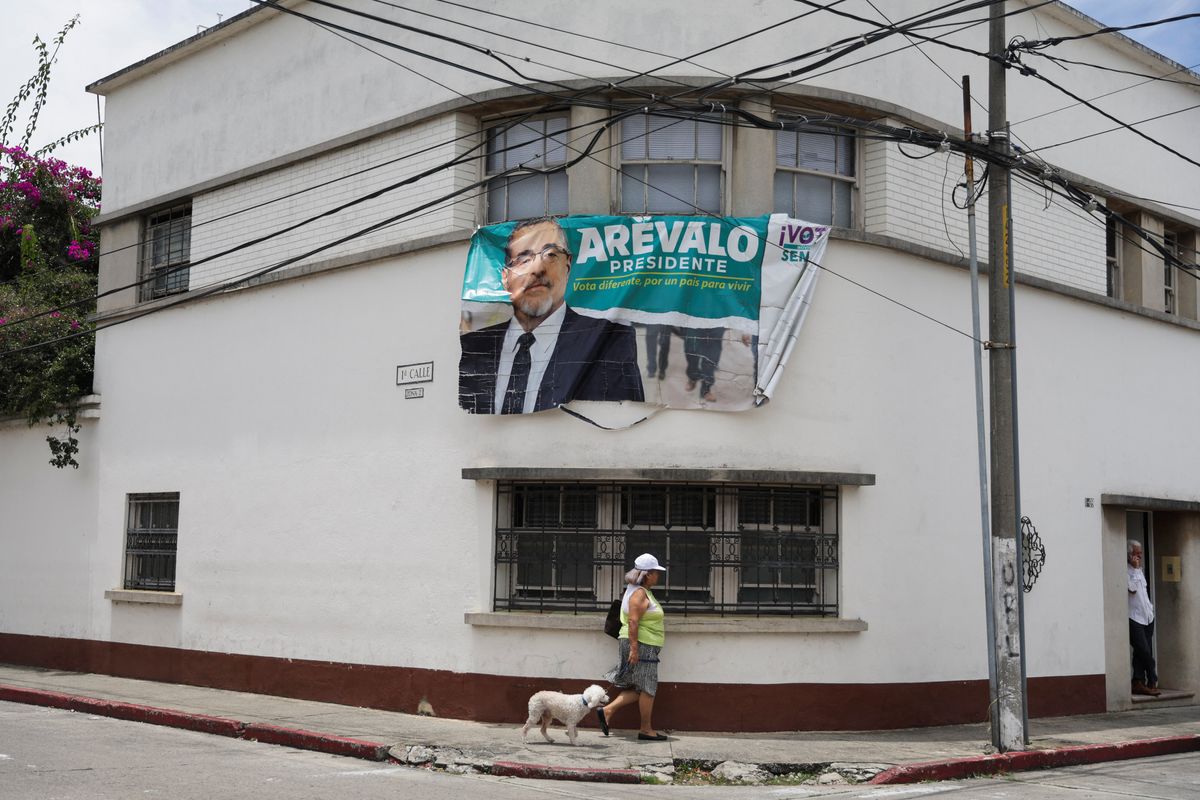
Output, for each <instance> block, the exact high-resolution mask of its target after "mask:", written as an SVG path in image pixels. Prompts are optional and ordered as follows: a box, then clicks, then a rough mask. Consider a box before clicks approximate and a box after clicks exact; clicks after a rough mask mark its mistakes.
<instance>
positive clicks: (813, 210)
mask: <svg viewBox="0 0 1200 800" xmlns="http://www.w3.org/2000/svg"><path fill="white" fill-rule="evenodd" d="M794 180H795V181H796V216H797V217H798V218H800V219H803V220H807V221H808V222H817V223H821V224H823V225H830V224H832V223H833V214H832V209H831V208H830V203H831V201H832V193H833V186H832V185H831V184H832V183H833V179H832V178H822V177H821V176H819V175H800V174H797V175H795V176H794Z"/></svg>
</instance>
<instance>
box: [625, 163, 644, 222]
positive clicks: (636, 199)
mask: <svg viewBox="0 0 1200 800" xmlns="http://www.w3.org/2000/svg"><path fill="white" fill-rule="evenodd" d="M645 179H646V168H645V167H641V166H632V167H621V208H622V209H623V210H625V211H630V212H633V213H635V214H640V213H642V212H643V211H645V210H646V184H645Z"/></svg>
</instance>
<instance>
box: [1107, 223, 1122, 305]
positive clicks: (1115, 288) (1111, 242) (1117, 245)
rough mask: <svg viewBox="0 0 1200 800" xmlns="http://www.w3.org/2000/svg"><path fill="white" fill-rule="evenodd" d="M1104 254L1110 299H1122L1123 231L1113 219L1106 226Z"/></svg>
mask: <svg viewBox="0 0 1200 800" xmlns="http://www.w3.org/2000/svg"><path fill="white" fill-rule="evenodd" d="M1104 254H1105V262H1106V265H1107V287H1106V292H1107V294H1108V296H1109V297H1111V298H1113V299H1115V300H1119V299H1121V280H1122V278H1121V229H1120V226H1119V224H1118V223H1117V221H1116V220H1115V219H1113V218H1112V217H1109V218H1108V221H1107V222H1106V223H1105V225H1104Z"/></svg>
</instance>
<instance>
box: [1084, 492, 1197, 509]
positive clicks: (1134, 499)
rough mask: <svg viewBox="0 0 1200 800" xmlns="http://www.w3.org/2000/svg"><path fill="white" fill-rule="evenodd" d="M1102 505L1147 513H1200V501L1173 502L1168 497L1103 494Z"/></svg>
mask: <svg viewBox="0 0 1200 800" xmlns="http://www.w3.org/2000/svg"><path fill="white" fill-rule="evenodd" d="M1100 505H1102V506H1119V507H1121V508H1138V509H1143V510H1145V511H1200V501H1197V500H1171V499H1168V498H1166V497H1141V496H1138V495H1133V494H1102V495H1100Z"/></svg>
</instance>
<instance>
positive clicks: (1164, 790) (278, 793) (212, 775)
mask: <svg viewBox="0 0 1200 800" xmlns="http://www.w3.org/2000/svg"><path fill="white" fill-rule="evenodd" d="M398 796H401V797H418V798H431V800H441V799H442V798H446V800H449V799H450V798H468V799H473V798H479V799H480V800H510V799H511V800H516V799H517V798H529V797H547V798H552V797H559V798H597V799H598V800H610V798H611V800H629V798H650V797H658V798H670V799H671V800H693V798H695V800H701V798H706V799H707V800H719V799H720V798H737V800H768V798H769V799H770V800H790V799H791V798H796V799H797V800H798V799H799V798H808V797H830V798H834V797H837V798H864V799H865V800H876V799H877V800H891V798H897V799H898V800H908V799H909V798H913V799H914V800H915V799H917V798H923V797H940V796H944V797H946V798H947V800H949V798H954V800H960V798H961V799H963V800H975V799H976V798H1005V799H1006V800H1012V799H1014V798H1016V799H1018V800H1067V799H1068V798H1070V800H1083V799H1084V798H1097V799H1098V800H1129V798H1131V797H1137V798H1147V800H1193V799H1194V798H1196V797H1200V755H1196V754H1188V755H1178V756H1163V757H1160V758H1153V759H1139V760H1133V761H1121V762H1113V763H1106V764H1099V765H1095V766H1090V767H1072V768H1066V769H1058V770H1045V771H1040V772H1027V773H1020V774H1018V775H1015V776H1011V777H1005V778H999V779H990V780H970V781H953V782H945V783H925V784H917V785H911V786H878V787H871V786H865V785H857V786H830V787H817V786H780V785H776V786H769V785H768V786H681V785H676V786H617V785H607V784H596V783H571V782H562V781H530V780H520V779H516V778H496V777H491V776H486V775H453V774H447V773H439V772H432V771H429V770H424V769H417V768H412V767H401V766H396V765H391V764H378V763H371V762H364V761H360V760H357V759H352V758H341V757H338V756H330V755H325V754H321V753H314V752H308V751H303V750H294V749H291V748H287V747H279V746H275V745H267V744H260V743H257V742H251V741H245V740H240V739H230V738H225V737H221V736H213V735H210V734H203V733H193V732H191V731H184V730H178V729H175V728H166V727H160V726H156V725H146V724H142V723H136V722H126V721H122V720H116V719H111V718H108V717H98V716H93V715H90V714H82V713H74V712H70V711H63V710H59V709H51V708H43V707H38V706H28V705H21V704H14V703H2V702H0V798H2V799H3V800H18V799H19V800H85V799H86V800H107V798H113V799H114V800H116V799H117V798H120V799H121V800H125V799H126V798H129V797H147V798H155V797H159V798H171V800H189V799H190V798H196V800H201V798H203V800H208V799H209V798H212V797H224V798H242V797H245V798H251V797H253V798H257V799H258V800H276V798H278V799H279V800H282V799H283V798H289V799H291V798H345V797H355V798H363V799H364V800H375V798H380V799H381V800H382V798H387V799H388V800H395V798H396V797H398Z"/></svg>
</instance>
